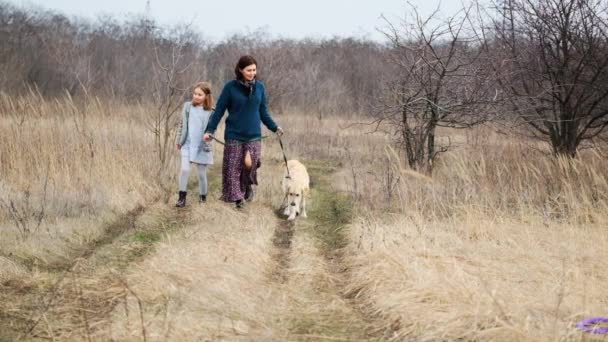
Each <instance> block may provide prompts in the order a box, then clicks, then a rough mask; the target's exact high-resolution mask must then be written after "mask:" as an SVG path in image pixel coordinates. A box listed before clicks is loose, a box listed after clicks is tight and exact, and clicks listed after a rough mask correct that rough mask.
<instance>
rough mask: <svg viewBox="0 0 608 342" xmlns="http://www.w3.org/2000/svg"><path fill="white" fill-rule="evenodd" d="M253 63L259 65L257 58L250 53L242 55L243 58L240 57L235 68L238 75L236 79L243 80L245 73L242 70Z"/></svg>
mask: <svg viewBox="0 0 608 342" xmlns="http://www.w3.org/2000/svg"><path fill="white" fill-rule="evenodd" d="M252 64H255V65H256V66H257V65H258V62H257V61H256V60H255V58H253V57H252V56H249V55H246V56H241V58H239V61H238V63H236V67H235V68H234V74H235V75H236V79H237V80H242V79H243V74H241V70H242V69H245V68H246V67H248V66H250V65H252Z"/></svg>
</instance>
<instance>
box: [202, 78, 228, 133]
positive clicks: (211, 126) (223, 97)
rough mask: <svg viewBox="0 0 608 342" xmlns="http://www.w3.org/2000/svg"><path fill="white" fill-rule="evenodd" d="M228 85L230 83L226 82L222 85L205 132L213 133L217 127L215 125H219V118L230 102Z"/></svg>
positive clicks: (220, 118)
mask: <svg viewBox="0 0 608 342" xmlns="http://www.w3.org/2000/svg"><path fill="white" fill-rule="evenodd" d="M229 85H230V83H226V85H224V89H222V93H221V94H220V97H219V99H217V103H216V104H215V111H213V114H211V117H210V118H209V123H208V124H207V128H206V129H205V133H210V134H212V135H213V134H214V133H215V130H216V129H217V125H219V123H220V120H222V117H223V116H224V112H226V109H227V108H228V104H229V103H230V89H229Z"/></svg>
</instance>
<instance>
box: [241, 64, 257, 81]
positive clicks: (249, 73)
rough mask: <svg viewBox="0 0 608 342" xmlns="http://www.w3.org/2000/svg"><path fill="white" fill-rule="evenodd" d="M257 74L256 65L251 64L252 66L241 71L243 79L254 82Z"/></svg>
mask: <svg viewBox="0 0 608 342" xmlns="http://www.w3.org/2000/svg"><path fill="white" fill-rule="evenodd" d="M256 73H257V67H256V65H255V64H251V65H249V66H246V67H245V68H243V69H241V74H242V75H243V78H244V79H245V80H247V81H253V79H254V78H255V74H256Z"/></svg>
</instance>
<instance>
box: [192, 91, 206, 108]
mask: <svg viewBox="0 0 608 342" xmlns="http://www.w3.org/2000/svg"><path fill="white" fill-rule="evenodd" d="M204 100H205V92H204V91H203V89H201V88H196V89H194V92H193V93H192V102H193V103H194V104H196V105H200V104H201V103H203V101H204Z"/></svg>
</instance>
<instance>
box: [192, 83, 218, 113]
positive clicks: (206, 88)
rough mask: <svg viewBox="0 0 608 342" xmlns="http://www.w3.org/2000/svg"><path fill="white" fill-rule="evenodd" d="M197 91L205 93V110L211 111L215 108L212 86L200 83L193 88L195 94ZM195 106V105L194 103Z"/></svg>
mask: <svg viewBox="0 0 608 342" xmlns="http://www.w3.org/2000/svg"><path fill="white" fill-rule="evenodd" d="M196 89H200V90H202V91H203V93H205V99H204V100H203V109H205V110H211V109H212V108H213V95H211V84H209V83H208V82H199V83H197V84H195V85H194V87H192V91H193V92H194V91H195V90H196ZM192 104H194V103H192Z"/></svg>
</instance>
